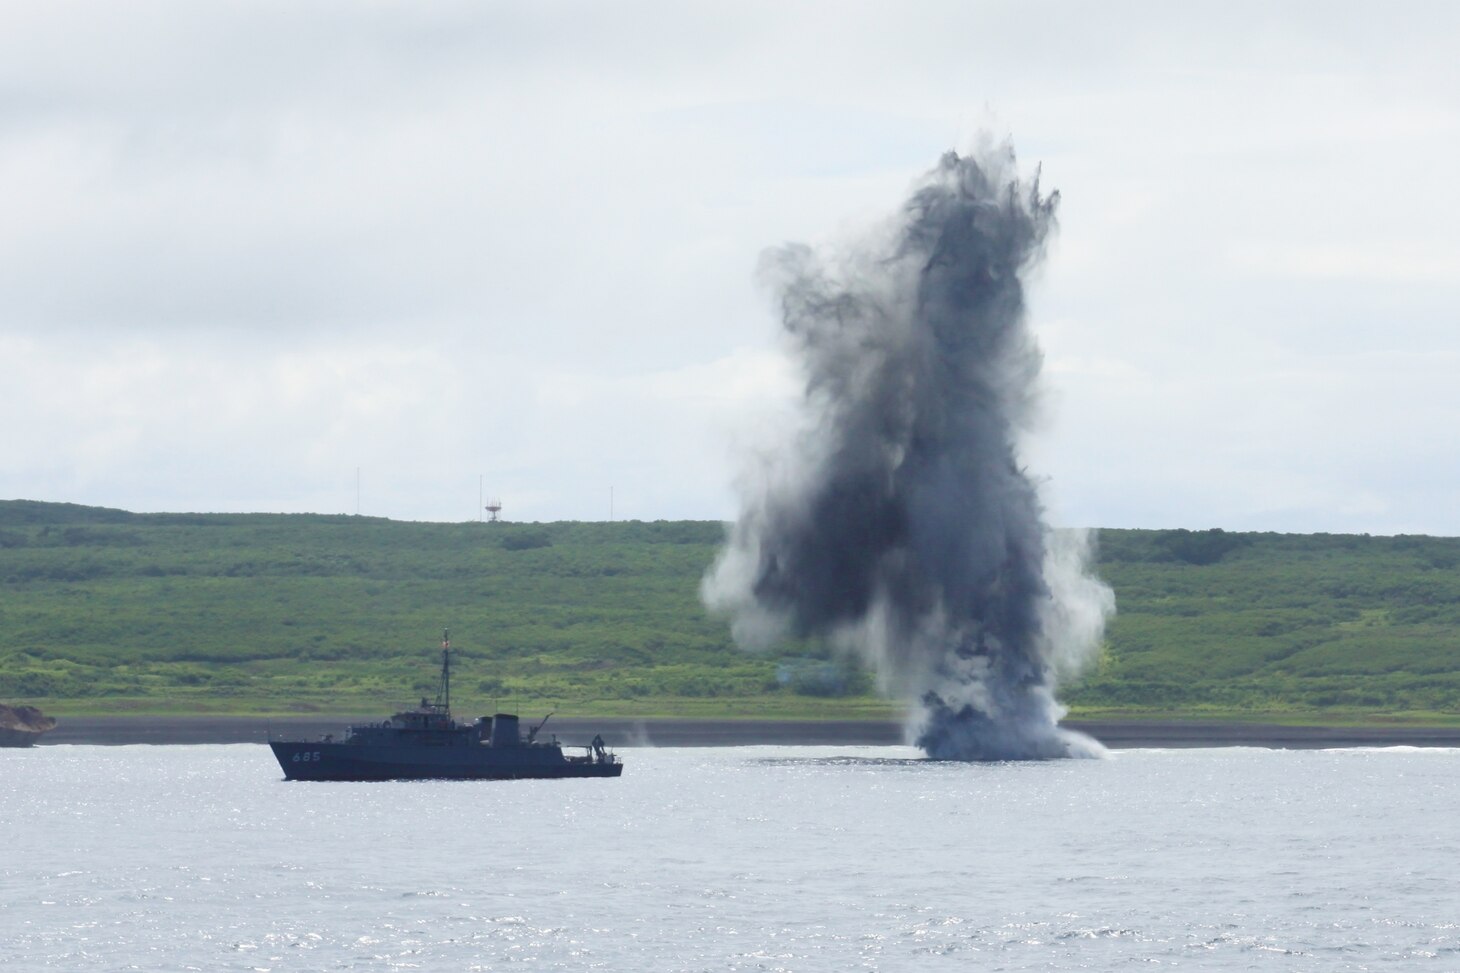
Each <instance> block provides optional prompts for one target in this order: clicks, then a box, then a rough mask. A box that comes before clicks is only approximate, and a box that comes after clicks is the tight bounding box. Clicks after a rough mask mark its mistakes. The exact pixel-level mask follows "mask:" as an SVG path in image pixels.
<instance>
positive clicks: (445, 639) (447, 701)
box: [436, 628, 451, 713]
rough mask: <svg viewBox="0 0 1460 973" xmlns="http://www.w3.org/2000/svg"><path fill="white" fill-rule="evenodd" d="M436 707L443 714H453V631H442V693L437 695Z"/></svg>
mask: <svg viewBox="0 0 1460 973" xmlns="http://www.w3.org/2000/svg"><path fill="white" fill-rule="evenodd" d="M436 706H437V708H438V709H440V710H441V712H443V713H449V712H451V631H450V630H449V629H445V628H443V629H442V630H441V691H440V692H438V693H437V694H436Z"/></svg>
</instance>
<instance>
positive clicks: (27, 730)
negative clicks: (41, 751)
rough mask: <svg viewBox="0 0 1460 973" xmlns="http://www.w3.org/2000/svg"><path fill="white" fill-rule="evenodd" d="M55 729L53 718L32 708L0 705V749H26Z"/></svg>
mask: <svg viewBox="0 0 1460 973" xmlns="http://www.w3.org/2000/svg"><path fill="white" fill-rule="evenodd" d="M55 727H56V719H55V717H53V716H46V715H45V714H44V713H42V712H41V711H40V710H38V709H36V708H35V707H34V706H6V705H5V704H4V703H0V747H28V746H30V745H32V744H33V743H35V742H36V740H38V739H40V736H41V734H42V733H45V732H46V731H47V730H53V729H55Z"/></svg>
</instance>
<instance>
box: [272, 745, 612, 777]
mask: <svg viewBox="0 0 1460 973" xmlns="http://www.w3.org/2000/svg"><path fill="white" fill-rule="evenodd" d="M269 747H270V748H271V749H272V750H273V751H274V757H275V759H277V760H278V761H279V766H280V767H281V768H282V769H283V771H284V776H285V778H286V779H288V780H338V781H380V780H558V779H564V778H577V777H618V776H620V775H622V774H623V770H624V768H623V764H621V763H618V762H617V761H614V762H612V763H610V762H605V761H595V760H592V759H589V758H572V757H564V756H563V754H562V751H561V750H559V749H558V748H557V747H546V746H535V747H534V746H525V747H504V748H494V747H486V746H444V747H429V746H428V747H422V746H377V745H369V744H365V745H362V744H355V743H302V742H282V741H275V742H271V743H270V744H269Z"/></svg>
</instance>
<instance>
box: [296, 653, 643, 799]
mask: <svg viewBox="0 0 1460 973" xmlns="http://www.w3.org/2000/svg"><path fill="white" fill-rule="evenodd" d="M548 715H549V716H551V715H552V714H548ZM546 722H547V718H546V717H544V718H543V721H542V723H539V724H538V725H537V726H535V727H533V728H532V729H530V730H529V731H528V732H527V734H526V735H525V736H524V735H523V734H522V732H521V729H520V727H519V726H518V720H517V717H516V716H514V715H512V714H509V713H498V714H496V715H495V716H492V717H490V718H488V717H485V716H483V717H481V718H480V719H478V720H477V721H476V722H475V723H458V722H456V721H455V720H454V719H452V717H451V642H450V639H449V638H448V637H447V636H446V635H445V634H443V635H442V638H441V689H440V691H439V692H438V693H437V695H436V702H434V703H432V702H429V701H428V700H425V699H423V700H421V706H420V708H419V709H415V710H410V711H407V712H404V713H397V714H395V715H394V716H392V717H391V718H390V719H388V720H386V721H385V722H383V723H365V724H361V725H359V726H352V727H350V729H349V733H348V734H347V735H346V736H345V739H344V741H343V742H336V741H335V740H334V739H333V738H332V737H329V736H327V737H325V738H324V739H323V740H318V741H315V742H312V743H311V742H304V741H298V740H288V741H283V740H271V741H269V746H270V747H271V748H273V751H274V756H275V757H276V758H277V759H278V761H279V766H280V767H282V768H284V776H285V777H286V778H288V779H289V780H356V781H359V780H516V779H520V778H559V777H618V776H620V775H622V774H623V772H624V765H623V764H622V763H621V762H620V761H619V759H618V757H616V756H615V755H614V754H613V752H612V751H611V750H609V749H608V748H607V747H606V746H605V745H604V743H603V738H602V737H600V736H595V737H594V738H593V742H592V743H590V744H588V745H587V746H585V747H581V748H574V749H582V750H583V751H584V753H583V754H582V755H581V756H579V755H573V756H569V755H567V754H565V753H563V746H562V744H560V743H558V741H557V738H556V737H553V738H551V739H549V740H547V741H540V740H538V739H537V735H538V732H539V731H540V730H541V729H542V727H543V724H544V723H546Z"/></svg>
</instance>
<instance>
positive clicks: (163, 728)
mask: <svg viewBox="0 0 1460 973" xmlns="http://www.w3.org/2000/svg"><path fill="white" fill-rule="evenodd" d="M378 720H379V717H378V716H376V717H354V718H352V717H335V718H320V717H281V718H276V719H270V718H266V717H251V716H91V717H83V716H78V717H71V718H67V719H64V720H62V721H61V722H60V723H58V724H57V726H56V728H55V729H54V730H51V731H50V732H48V733H46V734H45V735H44V736H42V737H41V738H40V739H39V740H38V741H37V743H36V745H37V746H41V747H45V746H57V745H67V744H71V745H82V746H125V745H133V744H158V745H186V744H209V743H212V744H217V743H255V744H261V743H267V742H268V741H269V740H270V739H276V740H284V739H294V740H301V739H302V740H317V739H320V738H321V737H323V736H324V735H325V734H328V733H332V734H335V735H336V736H342V735H343V731H344V729H345V727H346V726H348V725H349V724H351V723H371V722H377V721H378ZM1060 725H1061V726H1063V727H1065V728H1067V729H1071V730H1076V731H1078V732H1080V733H1084V734H1086V735H1088V736H1091V737H1094V738H1095V739H1096V740H1098V741H1100V743H1102V744H1104V745H1105V746H1106V747H1108V748H1110V749H1112V750H1125V749H1134V748H1150V747H1159V748H1167V747H1178V748H1189V747H1263V748H1267V749H1277V750H1312V749H1328V748H1341V747H1396V746H1407V747H1460V727H1415V726H1337V727H1334V726H1284V725H1281V724H1274V723H1236V722H1211V723H1208V722H1197V721H1182V720H1069V721H1066V722H1064V723H1062V724H1060ZM595 733H597V734H601V735H602V736H603V738H604V739H605V740H607V741H608V743H609V745H610V746H612V747H616V748H622V749H630V748H634V747H656V746H659V747H736V746H898V745H903V744H905V743H907V740H906V738H905V736H904V732H903V727H902V725H901V724H900V723H896V722H890V721H882V720H693V719H675V718H657V719H625V718H623V717H605V718H602V719H593V718H591V717H589V718H577V719H562V720H554V721H553V722H552V723H551V724H550V726H549V728H548V729H547V735H555V736H557V737H558V739H559V740H560V741H561V742H562V743H564V744H565V745H568V744H581V743H585V742H587V741H588V740H589V739H590V738H591V737H592V736H593V735H594V734H595Z"/></svg>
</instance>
